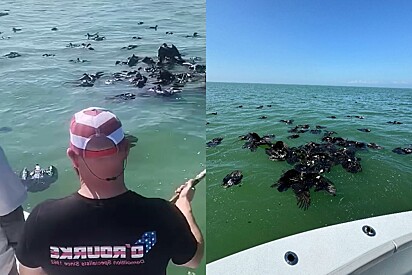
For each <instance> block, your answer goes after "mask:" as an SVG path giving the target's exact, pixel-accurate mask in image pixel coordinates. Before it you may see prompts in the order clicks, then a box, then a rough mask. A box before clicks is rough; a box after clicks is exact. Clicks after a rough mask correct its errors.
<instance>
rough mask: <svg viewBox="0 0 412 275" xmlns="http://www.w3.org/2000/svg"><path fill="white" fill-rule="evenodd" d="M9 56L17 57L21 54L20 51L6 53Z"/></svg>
mask: <svg viewBox="0 0 412 275" xmlns="http://www.w3.org/2000/svg"><path fill="white" fill-rule="evenodd" d="M4 56H5V57H7V58H16V57H20V56H21V55H20V54H19V53H18V52H10V53H8V54H5V55H4Z"/></svg>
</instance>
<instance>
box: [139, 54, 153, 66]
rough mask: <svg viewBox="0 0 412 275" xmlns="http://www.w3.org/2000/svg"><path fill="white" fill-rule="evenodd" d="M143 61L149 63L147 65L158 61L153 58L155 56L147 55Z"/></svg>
mask: <svg viewBox="0 0 412 275" xmlns="http://www.w3.org/2000/svg"><path fill="white" fill-rule="evenodd" d="M142 62H143V63H145V64H147V65H154V64H155V63H156V62H155V61H154V60H153V58H151V57H147V56H146V57H145V58H143V60H142Z"/></svg>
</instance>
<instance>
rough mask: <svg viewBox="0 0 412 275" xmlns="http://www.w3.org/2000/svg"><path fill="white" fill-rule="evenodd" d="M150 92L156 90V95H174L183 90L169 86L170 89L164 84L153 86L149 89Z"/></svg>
mask: <svg viewBox="0 0 412 275" xmlns="http://www.w3.org/2000/svg"><path fill="white" fill-rule="evenodd" d="M148 91H149V92H154V93H155V95H159V96H167V97H169V96H172V95H174V94H177V93H180V92H181V91H182V90H181V89H175V88H173V87H171V88H168V89H163V88H162V86H160V85H157V86H155V87H152V88H150V89H148Z"/></svg>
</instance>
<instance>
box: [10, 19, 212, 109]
mask: <svg viewBox="0 0 412 275" xmlns="http://www.w3.org/2000/svg"><path fill="white" fill-rule="evenodd" d="M5 15H8V12H7V14H6V13H4V14H2V16H5ZM143 24H144V22H142V21H140V22H137V25H143ZM143 28H144V27H143ZM158 28H159V26H158V25H156V26H149V27H147V29H151V30H154V31H158ZM21 30H22V29H21V28H16V27H13V28H12V31H13V32H14V33H16V32H19V31H21ZM51 31H58V28H56V27H53V28H51ZM166 34H167V35H173V32H170V31H168V32H166ZM84 36H85V38H87V41H85V42H83V43H72V42H70V43H69V44H67V45H66V47H67V48H82V49H86V50H89V51H94V50H95V49H96V47H94V46H92V44H91V42H92V43H94V42H99V41H105V40H108V39H109V38H107V37H106V36H103V35H100V34H99V33H98V32H96V33H92V34H90V33H86V34H85V35H84ZM184 37H186V38H190V37H191V38H197V37H200V35H199V34H198V33H197V32H195V33H193V34H191V35H186V36H184ZM131 39H133V40H136V39H137V40H140V39H142V37H140V36H133V37H132V38H131ZM138 47H139V45H136V44H132V45H128V46H125V47H122V48H121V49H120V50H127V51H132V50H135V49H136V48H138ZM21 56H22V55H21V54H20V53H18V52H10V53H8V54H5V55H4V57H5V58H17V57H21ZM42 56H43V57H53V56H55V54H50V53H44V54H43V55H42ZM69 62H71V63H86V62H90V61H88V60H83V59H80V58H77V59H71V60H69ZM114 65H119V66H125V67H126V68H125V69H123V70H121V71H119V72H115V73H105V72H97V73H84V74H83V75H82V76H81V77H79V79H77V80H75V81H74V83H75V85H76V86H79V87H93V86H95V85H96V84H97V83H98V82H99V80H100V79H102V84H104V85H114V84H117V83H127V84H128V85H131V86H134V87H136V88H137V89H136V92H137V94H138V95H139V96H152V95H154V96H162V97H170V96H173V95H175V94H177V93H180V92H182V89H183V87H184V86H185V84H186V83H188V82H200V83H204V82H206V65H205V64H204V61H203V60H202V58H200V57H192V58H189V59H187V60H186V59H184V58H183V54H181V53H180V51H179V50H178V49H177V47H176V46H175V45H173V44H171V45H168V44H167V43H163V44H162V45H160V47H159V48H158V50H157V56H152V57H149V56H145V57H140V56H138V55H136V54H132V55H130V56H129V57H128V58H127V59H126V60H117V61H114ZM135 98H136V94H134V93H130V92H129V93H121V94H118V95H115V96H112V97H107V98H106V99H114V100H122V101H123V100H132V99H135Z"/></svg>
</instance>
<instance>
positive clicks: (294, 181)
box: [271, 169, 336, 210]
mask: <svg viewBox="0 0 412 275" xmlns="http://www.w3.org/2000/svg"><path fill="white" fill-rule="evenodd" d="M271 187H273V188H277V190H278V191H279V192H284V191H286V190H288V189H289V188H291V189H292V190H293V193H294V194H295V197H296V200H297V205H298V207H299V208H301V209H303V210H307V209H308V208H309V206H310V203H311V200H310V189H311V188H315V192H318V191H321V190H323V191H326V192H327V193H329V194H330V195H332V196H335V195H336V188H335V186H334V185H333V184H332V182H331V181H330V180H328V179H327V178H324V177H323V176H321V175H319V174H316V173H304V172H299V171H297V170H295V169H291V170H288V171H286V172H285V173H284V174H283V175H282V176H281V178H280V179H279V180H278V181H277V182H276V183H275V184H273V185H272V186H271Z"/></svg>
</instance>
